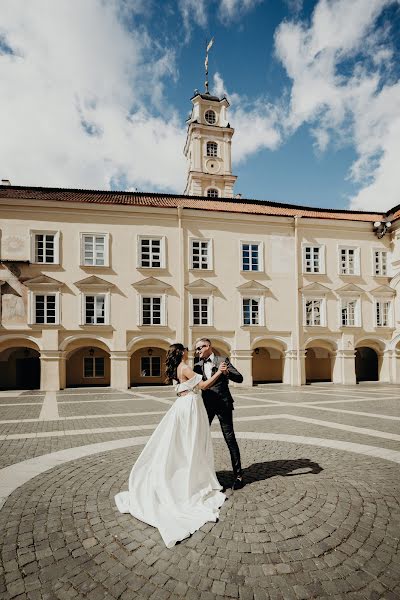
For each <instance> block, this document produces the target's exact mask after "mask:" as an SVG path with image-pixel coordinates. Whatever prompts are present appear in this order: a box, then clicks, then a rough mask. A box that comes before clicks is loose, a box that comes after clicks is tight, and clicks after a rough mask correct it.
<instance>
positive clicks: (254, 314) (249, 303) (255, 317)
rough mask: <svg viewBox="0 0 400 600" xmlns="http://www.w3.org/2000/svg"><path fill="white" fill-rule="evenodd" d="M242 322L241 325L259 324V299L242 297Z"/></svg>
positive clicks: (260, 319)
mask: <svg viewBox="0 0 400 600" xmlns="http://www.w3.org/2000/svg"><path fill="white" fill-rule="evenodd" d="M242 323H243V325H261V324H262V315H261V299H260V298H242Z"/></svg>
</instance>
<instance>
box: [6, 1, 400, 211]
mask: <svg viewBox="0 0 400 600" xmlns="http://www.w3.org/2000/svg"><path fill="white" fill-rule="evenodd" d="M38 3H39V4H40V6H41V10H40V11H39V10H37V5H36V3H28V4H27V3H26V2H24V0H3V2H2V12H3V18H2V21H1V23H0V79H1V81H2V82H3V85H2V86H1V88H0V109H1V110H0V131H2V137H1V139H0V174H1V177H2V178H8V179H10V180H11V181H12V183H14V184H16V185H18V184H19V185H44V186H57V187H82V188H92V189H121V188H123V189H138V190H140V191H164V192H170V193H173V192H176V193H182V191H183V189H184V186H185V176H186V170H187V165H186V163H185V161H184V159H183V155H182V149H183V144H184V139H185V134H186V126H185V119H186V117H187V115H188V113H189V111H190V107H191V104H190V97H191V96H192V94H193V90H194V89H195V88H198V89H200V90H202V89H203V86H204V47H205V42H206V40H207V39H209V38H210V37H211V36H214V38H215V43H214V46H213V48H212V49H211V52H210V61H209V70H210V87H211V90H212V91H214V93H217V94H219V95H222V94H227V96H228V99H229V100H230V102H231V109H230V121H231V124H232V125H233V127H235V130H236V133H235V137H234V139H233V157H234V165H233V172H234V174H236V175H238V181H237V183H236V187H235V191H236V192H240V193H241V194H242V195H243V196H244V197H247V198H258V199H266V200H274V201H279V202H285V203H299V204H308V205H313V206H321V207H331V208H355V209H359V210H371V209H376V210H384V209H388V208H390V207H391V206H394V205H395V204H398V203H399V202H400V197H399V191H398V190H399V189H400V185H399V184H400V176H399V168H398V162H399V157H400V82H399V44H400V41H399V40H400V35H399V34H400V3H399V1H398V0H304V1H302V0H166V1H163V2H161V1H160V0H158V1H156V0H107V2H105V1H102V0H85V2H84V3H77V2H70V1H68V0H57V2H54V1H53V0H38ZM33 4H35V7H34V6H33Z"/></svg>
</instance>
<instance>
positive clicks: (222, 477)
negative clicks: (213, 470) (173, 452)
mask: <svg viewBox="0 0 400 600" xmlns="http://www.w3.org/2000/svg"><path fill="white" fill-rule="evenodd" d="M321 471H323V468H322V467H321V465H319V464H318V463H316V462H314V461H312V460H309V459H308V458H295V459H287V460H269V461H266V462H262V463H261V462H259V463H253V464H252V465H250V466H249V467H247V468H246V469H244V473H243V483H244V485H245V486H246V485H249V484H250V483H254V482H256V481H264V480H265V479H270V478H271V477H276V476H281V477H297V476H299V475H318V474H319V473H321ZM217 477H218V480H219V482H220V484H221V485H222V486H223V487H224V489H227V488H230V487H231V485H232V471H217Z"/></svg>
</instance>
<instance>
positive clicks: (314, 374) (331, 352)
mask: <svg viewBox="0 0 400 600" xmlns="http://www.w3.org/2000/svg"><path fill="white" fill-rule="evenodd" d="M335 350H336V348H333V346H332V345H331V344H330V343H329V342H325V341H322V340H321V341H319V340H315V341H313V342H311V343H310V344H309V345H308V346H307V348H306V359H305V367H306V383H317V382H331V381H332V377H333V368H334V364H335Z"/></svg>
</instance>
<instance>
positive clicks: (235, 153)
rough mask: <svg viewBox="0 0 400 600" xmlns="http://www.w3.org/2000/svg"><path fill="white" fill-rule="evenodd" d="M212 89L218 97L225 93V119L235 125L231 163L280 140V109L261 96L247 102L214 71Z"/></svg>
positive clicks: (273, 145) (275, 144)
mask: <svg viewBox="0 0 400 600" xmlns="http://www.w3.org/2000/svg"><path fill="white" fill-rule="evenodd" d="M213 93H215V94H216V95H217V96H219V97H222V96H224V95H226V96H227V98H228V99H229V101H230V103H231V107H230V109H229V120H230V122H231V123H232V124H233V127H234V128H235V135H234V141H233V143H232V160H233V162H234V163H236V164H238V163H240V162H242V161H244V160H246V159H247V158H248V157H249V156H250V155H252V154H254V153H256V152H258V151H259V150H262V149H264V148H268V149H270V150H274V149H275V148H277V146H278V145H279V143H280V141H281V133H280V130H279V122H280V119H281V111H280V109H279V108H278V107H276V106H273V105H271V104H269V103H268V102H266V101H265V100H263V99H262V98H257V99H255V100H252V101H251V102H249V100H248V99H247V98H245V97H243V96H240V95H239V94H234V93H233V94H229V93H228V91H227V90H226V87H225V84H224V81H223V79H222V77H221V76H220V74H219V73H216V74H215V75H214V85H213Z"/></svg>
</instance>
